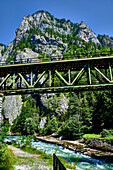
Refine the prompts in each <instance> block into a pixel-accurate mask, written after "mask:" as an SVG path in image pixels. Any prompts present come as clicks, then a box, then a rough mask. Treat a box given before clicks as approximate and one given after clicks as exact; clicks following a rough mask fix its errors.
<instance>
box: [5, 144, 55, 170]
mask: <svg viewBox="0 0 113 170" xmlns="http://www.w3.org/2000/svg"><path fill="white" fill-rule="evenodd" d="M8 148H9V149H11V150H12V151H13V153H14V155H15V156H16V157H17V158H18V157H19V160H20V161H17V165H14V167H15V170H37V169H38V170H40V169H43V170H52V167H49V166H47V165H46V163H45V162H43V161H42V160H40V159H38V157H39V156H40V155H36V154H30V153H28V152H24V151H22V150H21V149H20V148H15V147H13V146H10V145H9V146H8Z"/></svg>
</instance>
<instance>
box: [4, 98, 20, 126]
mask: <svg viewBox="0 0 113 170" xmlns="http://www.w3.org/2000/svg"><path fill="white" fill-rule="evenodd" d="M2 107H3V110H4V116H5V118H8V119H9V123H10V124H11V125H12V122H13V120H14V119H15V118H16V117H17V116H18V115H20V113H21V108H22V98H21V96H20V95H18V96H6V97H5V100H4V101H3V103H2Z"/></svg>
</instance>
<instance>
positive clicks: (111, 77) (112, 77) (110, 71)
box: [109, 62, 113, 81]
mask: <svg viewBox="0 0 113 170" xmlns="http://www.w3.org/2000/svg"><path fill="white" fill-rule="evenodd" d="M109 73H110V79H111V81H112V80H113V76H112V70H111V64H110V62H109Z"/></svg>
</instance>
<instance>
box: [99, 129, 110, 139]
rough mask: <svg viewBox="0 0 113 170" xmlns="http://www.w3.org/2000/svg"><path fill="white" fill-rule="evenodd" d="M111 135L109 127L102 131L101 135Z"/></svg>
mask: <svg viewBox="0 0 113 170" xmlns="http://www.w3.org/2000/svg"><path fill="white" fill-rule="evenodd" d="M109 135H111V134H110V132H109V130H108V129H103V130H102V132H101V137H106V136H109Z"/></svg>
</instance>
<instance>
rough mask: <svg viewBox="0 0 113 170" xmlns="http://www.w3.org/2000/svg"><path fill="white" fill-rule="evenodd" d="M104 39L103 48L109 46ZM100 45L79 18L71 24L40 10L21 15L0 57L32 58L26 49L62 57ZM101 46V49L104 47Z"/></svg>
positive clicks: (112, 43)
mask: <svg viewBox="0 0 113 170" xmlns="http://www.w3.org/2000/svg"><path fill="white" fill-rule="evenodd" d="M109 41H110V40H109ZM106 42H107V43H106V46H107V47H108V48H107V47H106V50H109V48H110V47H111V48H112V47H113V42H112V41H110V42H111V43H108V40H106ZM104 44H105V43H104ZM101 46H102V47H103V46H104V45H103V43H102V41H101V42H100V41H99V38H98V37H96V35H95V34H94V33H93V32H92V31H91V29H90V28H89V27H88V26H87V25H85V24H84V22H83V21H82V22H81V23H80V24H78V23H76V24H74V23H72V22H71V21H70V20H67V21H66V19H65V18H62V19H58V18H55V17H54V16H53V15H51V14H50V13H49V12H47V11H43V10H42V11H37V12H35V13H34V14H32V15H28V16H24V17H23V20H22V22H21V24H20V25H19V27H18V28H17V29H16V34H15V37H14V40H13V41H12V43H10V44H9V45H8V46H7V50H6V51H4V53H2V55H1V56H0V57H1V59H0V60H1V61H5V62H6V61H7V60H8V62H10V61H11V60H14V59H15V60H17V59H19V58H21V59H25V58H32V55H31V54H30V53H29V54H28V55H27V57H26V55H25V52H26V50H27V49H31V50H32V51H33V52H35V53H36V56H37V58H38V57H39V58H44V57H47V58H48V57H49V58H50V59H52V60H53V59H55V60H56V59H57V60H58V59H63V58H64V59H65V58H66V57H67V56H74V55H75V56H77V55H78V56H79V55H81V53H86V52H88V51H90V52H91V53H92V51H93V52H94V51H99V50H100V49H102V47H101ZM102 50H104V51H105V49H102ZM102 50H101V51H102ZM27 51H29V52H31V51H30V50H27ZM31 53H32V52H31ZM59 56H60V57H59Z"/></svg>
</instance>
